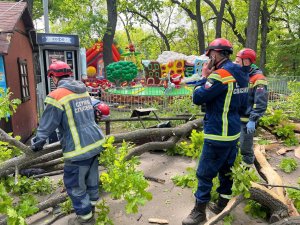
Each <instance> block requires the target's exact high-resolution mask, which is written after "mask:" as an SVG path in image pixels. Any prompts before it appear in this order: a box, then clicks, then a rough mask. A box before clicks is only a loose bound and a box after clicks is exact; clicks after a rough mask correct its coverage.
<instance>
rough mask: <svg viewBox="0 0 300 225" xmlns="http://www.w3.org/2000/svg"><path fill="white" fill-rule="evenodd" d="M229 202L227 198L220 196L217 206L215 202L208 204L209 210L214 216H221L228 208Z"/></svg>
mask: <svg viewBox="0 0 300 225" xmlns="http://www.w3.org/2000/svg"><path fill="white" fill-rule="evenodd" d="M228 202H229V200H228V199H227V198H223V197H222V196H219V198H218V202H217V204H216V203H214V202H210V203H209V204H208V208H209V210H210V211H212V212H213V213H214V214H219V213H220V212H222V211H223V209H224V208H225V207H226V206H227V203H228Z"/></svg>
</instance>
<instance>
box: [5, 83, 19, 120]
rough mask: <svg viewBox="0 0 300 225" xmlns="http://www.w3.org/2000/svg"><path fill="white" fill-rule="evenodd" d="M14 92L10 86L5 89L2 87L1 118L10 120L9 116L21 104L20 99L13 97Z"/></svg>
mask: <svg viewBox="0 0 300 225" xmlns="http://www.w3.org/2000/svg"><path fill="white" fill-rule="evenodd" d="M12 94H13V93H12V92H10V91H9V88H8V89H7V90H6V91H4V89H3V88H0V119H2V118H5V119H6V121H7V120H8V116H9V115H12V114H13V113H15V112H16V109H17V107H18V105H19V104H21V100H20V99H12V100H10V99H11V97H12Z"/></svg>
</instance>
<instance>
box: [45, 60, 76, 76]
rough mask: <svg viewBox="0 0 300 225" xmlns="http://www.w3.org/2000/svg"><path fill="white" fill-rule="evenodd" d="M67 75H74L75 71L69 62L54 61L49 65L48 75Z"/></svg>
mask: <svg viewBox="0 0 300 225" xmlns="http://www.w3.org/2000/svg"><path fill="white" fill-rule="evenodd" d="M66 75H69V76H73V72H72V70H71V68H70V66H69V65H68V64H67V63H65V62H62V61H57V62H54V63H52V64H51V65H50V66H49V70H48V77H51V76H55V77H61V76H66Z"/></svg>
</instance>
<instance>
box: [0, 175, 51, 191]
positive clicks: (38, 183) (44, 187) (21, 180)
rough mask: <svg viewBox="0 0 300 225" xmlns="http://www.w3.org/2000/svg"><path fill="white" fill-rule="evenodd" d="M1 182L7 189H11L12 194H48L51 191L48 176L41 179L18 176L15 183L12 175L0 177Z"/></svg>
mask: <svg viewBox="0 0 300 225" xmlns="http://www.w3.org/2000/svg"><path fill="white" fill-rule="evenodd" d="M0 182H2V183H3V184H4V185H5V187H6V189H7V190H11V192H12V193H14V194H18V195H20V194H25V193H33V194H43V195H44V194H50V193H52V191H53V185H52V181H51V180H50V178H49V177H43V178H41V179H37V180H36V179H33V178H28V177H25V176H18V183H17V184H15V178H14V177H5V178H1V179H0Z"/></svg>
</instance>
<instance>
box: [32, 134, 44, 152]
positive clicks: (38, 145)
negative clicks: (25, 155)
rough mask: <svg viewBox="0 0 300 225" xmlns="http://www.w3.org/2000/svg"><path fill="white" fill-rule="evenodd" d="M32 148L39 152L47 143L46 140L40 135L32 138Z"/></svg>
mask: <svg viewBox="0 0 300 225" xmlns="http://www.w3.org/2000/svg"><path fill="white" fill-rule="evenodd" d="M30 142H31V147H30V148H31V150H32V151H34V152H37V151H39V150H42V149H43V146H44V145H45V143H46V141H45V140H40V139H39V138H38V137H36V136H35V137H33V138H32V139H31V141H30Z"/></svg>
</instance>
